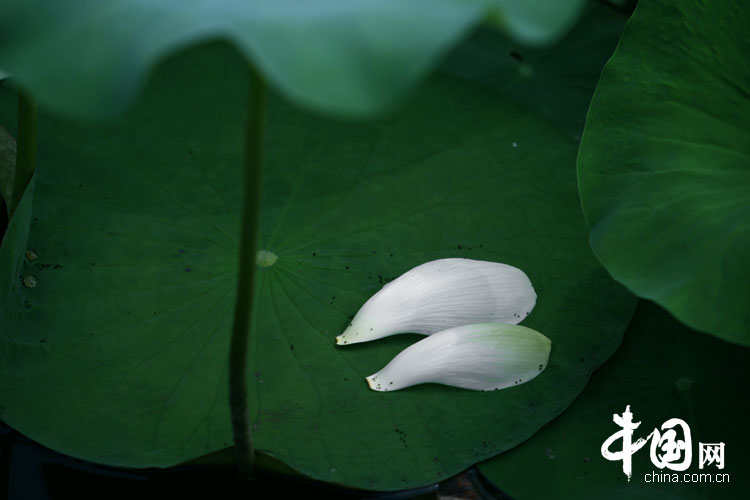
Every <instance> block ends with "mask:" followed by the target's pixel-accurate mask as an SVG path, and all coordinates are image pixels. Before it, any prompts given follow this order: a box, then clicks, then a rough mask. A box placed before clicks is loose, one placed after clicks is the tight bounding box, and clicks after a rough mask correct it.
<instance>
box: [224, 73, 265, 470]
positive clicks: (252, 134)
mask: <svg viewBox="0 0 750 500" xmlns="http://www.w3.org/2000/svg"><path fill="white" fill-rule="evenodd" d="M249 86H250V88H249V96H248V97H249V98H248V103H247V124H246V130H245V172H244V178H245V179H244V187H243V189H244V191H243V206H242V217H241V229H240V249H239V272H238V280H237V303H236V305H235V308H234V327H233V329H232V341H231V345H230V351H229V405H230V410H231V413H232V430H233V433H234V448H235V455H236V459H237V469H238V472H239V474H240V476H244V477H250V476H251V475H252V471H253V466H254V464H255V451H254V450H253V440H252V435H251V431H250V412H249V407H248V397H247V354H248V353H247V351H248V341H249V337H250V317H251V313H252V305H253V290H254V279H255V268H256V265H255V252H256V250H257V238H258V221H259V213H260V177H261V169H262V161H263V151H262V149H263V125H264V122H265V97H266V89H265V83H264V82H263V78H262V77H261V75H260V74H259V73H258V72H257V70H256V69H255V68H254V67H252V66H250V82H249Z"/></svg>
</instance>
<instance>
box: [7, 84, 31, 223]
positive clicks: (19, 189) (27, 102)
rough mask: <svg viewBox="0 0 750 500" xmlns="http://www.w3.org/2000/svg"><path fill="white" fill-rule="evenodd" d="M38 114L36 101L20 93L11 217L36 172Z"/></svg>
mask: <svg viewBox="0 0 750 500" xmlns="http://www.w3.org/2000/svg"><path fill="white" fill-rule="evenodd" d="M36 114H37V106H36V101H34V99H33V98H32V97H31V95H29V94H27V93H26V92H23V91H21V92H19V93H18V138H17V141H16V145H17V146H16V147H17V149H16V172H15V176H14V178H13V191H12V194H11V197H10V198H11V199H10V207H9V208H10V210H9V214H10V216H11V217H12V216H13V212H15V211H16V207H17V206H18V203H19V202H20V201H21V196H23V193H24V191H26V186H28V185H29V182H30V181H31V176H33V175H34V170H36V121H37V120H36Z"/></svg>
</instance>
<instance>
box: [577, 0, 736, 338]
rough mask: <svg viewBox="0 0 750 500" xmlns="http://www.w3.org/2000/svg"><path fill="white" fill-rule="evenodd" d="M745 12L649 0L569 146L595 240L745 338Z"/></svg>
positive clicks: (673, 306)
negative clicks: (575, 152) (575, 153)
mask: <svg viewBox="0 0 750 500" xmlns="http://www.w3.org/2000/svg"><path fill="white" fill-rule="evenodd" d="M748 29H750V11H749V10H748V9H747V8H746V7H745V6H744V5H740V4H737V3H732V2H710V3H702V2H697V1H686V2H679V3H668V2H654V1H649V0H644V1H643V2H641V3H639V6H638V9H637V10H636V12H635V14H634V15H633V17H632V19H631V21H630V22H629V24H628V26H627V28H626V30H625V33H624V34H623V37H622V40H621V42H620V44H619V46H618V47H617V51H616V52H615V54H614V55H613V57H612V59H611V60H610V62H609V63H608V64H607V67H606V69H605V71H604V73H603V75H602V78H601V80H600V82H599V86H598V87H597V90H596V94H595V96H594V99H593V101H592V104H591V109H590V111H589V115H588V117H587V122H586V129H585V133H584V136H583V141H582V143H581V150H580V153H579V157H578V175H579V181H580V191H581V198H582V203H583V208H584V213H585V215H586V218H587V220H588V222H589V224H590V226H591V228H592V230H591V245H592V247H593V249H594V252H595V253H596V255H597V257H598V258H599V259H600V260H601V262H602V263H603V264H604V266H605V267H606V268H607V270H608V271H609V272H610V273H611V274H612V276H613V277H614V278H615V279H617V280H619V281H621V282H622V283H624V284H625V285H626V286H627V287H628V288H630V290H632V291H633V292H634V293H636V294H637V295H640V296H642V297H646V298H649V299H651V300H654V301H655V302H657V303H659V304H660V305H662V306H664V307H665V308H666V309H667V310H668V311H670V312H671V313H672V314H674V315H675V316H676V317H677V318H678V319H679V320H681V321H683V322H684V323H686V324H687V325H688V326H690V327H692V328H695V329H697V330H700V331H704V332H709V333H712V334H714V335H717V336H719V337H721V338H724V339H726V340H731V341H733V342H737V343H741V344H745V345H747V344H750V307H748V304H750V286H748V283H750V265H748V259H747V256H748V251H750V98H749V97H748V89H750V64H748V58H747V54H748V52H750V43H748V37H747V33H748Z"/></svg>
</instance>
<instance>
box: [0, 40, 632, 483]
mask: <svg viewBox="0 0 750 500" xmlns="http://www.w3.org/2000/svg"><path fill="white" fill-rule="evenodd" d="M242 65H243V62H242V59H241V57H239V56H238V55H237V54H235V53H234V52H232V51H229V50H227V49H226V47H221V46H218V47H217V46H204V47H200V48H198V49H196V50H194V51H192V52H190V53H187V54H184V55H181V56H179V57H178V58H175V59H172V60H170V61H168V63H166V64H165V65H164V66H163V67H162V69H160V71H159V72H158V73H157V74H156V75H155V77H154V79H153V80H152V81H151V83H150V85H149V87H148V88H147V90H146V92H144V95H143V96H142V98H141V99H140V100H139V101H138V103H137V104H136V106H135V107H134V108H133V109H132V110H131V111H130V112H129V113H128V114H127V115H125V116H124V117H123V118H122V119H120V120H119V121H118V122H117V123H112V124H109V125H106V126H105V125H97V126H91V125H86V124H82V123H78V122H73V121H67V120H64V119H61V118H56V117H54V116H53V115H50V114H45V113H42V115H41V116H40V120H39V124H40V132H39V138H40V151H39V168H38V170H37V178H36V192H35V198H34V201H33V207H31V209H30V212H28V213H27V212H23V215H18V216H16V217H14V219H13V221H12V227H11V231H10V232H9V233H8V236H6V239H5V241H4V242H3V246H2V248H1V249H0V302H1V303H2V304H3V305H4V307H5V308H6V309H7V311H8V314H7V319H4V321H3V322H2V323H0V370H2V373H1V375H2V376H0V400H1V401H3V406H4V408H2V414H1V415H0V416H1V417H2V418H3V420H5V421H6V422H7V423H8V424H10V425H12V426H14V427H15V428H17V429H18V430H20V431H21V432H23V433H25V434H27V435H29V436H30V437H32V438H34V439H36V440H38V441H40V442H42V443H44V444H46V445H48V446H50V447H52V448H54V449H56V450H60V451H62V452H64V453H68V454H71V455H74V456H77V457H82V458H86V459H90V460H94V461H97V462H103V463H107V464H115V465H128V466H140V467H143V466H170V465H174V464H177V463H180V462H183V461H185V460H188V459H191V458H194V457H197V456H200V455H203V454H206V453H209V452H212V451H215V450H217V449H220V448H223V447H226V446H227V445H228V444H229V442H230V428H229V421H230V420H229V415H228V410H227V391H226V378H227V374H226V365H227V363H226V362H227V349H228V345H229V331H230V327H231V325H230V323H231V310H232V307H233V299H234V290H235V277H236V265H237V263H236V248H237V241H236V234H237V229H238V227H237V211H238V209H239V206H240V196H241V193H240V191H239V186H240V182H239V179H240V165H241V156H242V155H241V151H242V148H241V138H242V130H243V128H242V127H243V116H244V114H245V113H244V111H243V109H242V107H243V106H244V96H245V95H246V92H245V85H246V82H245V80H244V74H245V73H244V72H243V71H239V70H238V68H241V67H242ZM13 104H14V99H12V98H11V96H9V94H8V92H7V91H6V92H3V93H0V110H2V111H1V113H2V114H0V116H2V117H4V118H3V119H8V121H12V115H13V111H12V110H13ZM509 124H512V126H509ZM513 142H517V144H518V145H519V146H518V147H513ZM266 146H267V147H266V151H267V156H266V164H265V168H264V176H265V177H264V185H263V210H262V225H261V249H262V250H264V251H266V252H271V253H273V254H274V255H275V256H276V257H277V258H276V260H275V261H274V260H273V259H272V258H270V255H269V254H268V253H266V254H262V256H261V258H260V259H259V260H258V262H259V263H260V264H262V265H261V267H259V269H258V280H257V290H256V297H257V302H256V305H255V309H254V310H255V316H254V323H253V334H252V338H251V349H252V353H251V364H252V368H251V370H250V375H249V376H250V387H251V395H250V396H251V400H250V405H251V408H252V417H253V422H254V427H253V430H254V433H255V439H256V447H257V448H258V449H259V450H263V451H266V452H268V453H269V454H271V455H273V456H275V457H277V458H279V459H280V460H282V461H283V462H285V463H287V464H289V465H290V466H292V467H294V468H295V469H297V470H299V471H301V472H303V473H305V474H308V475H310V476H313V477H315V478H318V479H323V480H326V481H332V482H338V483H344V484H347V485H351V486H357V487H364V488H374V489H398V488H403V487H409V486H415V485H421V484H426V483H429V482H431V481H434V480H438V479H442V478H445V477H447V476H449V475H451V474H454V473H456V472H458V471H460V470H462V469H464V468H465V467H466V466H468V465H469V464H471V463H474V462H476V461H479V460H483V459H486V458H488V457H491V456H493V455H495V454H496V453H498V452H501V451H503V450H506V449H508V448H510V447H512V446H515V445H516V444H518V443H519V442H521V441H523V440H525V439H527V438H528V437H529V436H530V435H531V434H532V433H534V432H535V431H536V430H537V429H538V428H539V427H540V426H542V425H544V424H545V423H546V422H547V421H549V420H550V419H552V418H553V417H555V416H556V415H558V414H559V413H560V412H561V411H562V410H563V409H564V408H565V407H566V406H567V405H568V404H570V402H571V401H572V400H573V398H574V397H575V396H576V395H577V394H578V393H579V392H580V390H581V389H582V388H583V386H584V384H585V383H586V381H587V380H588V377H589V375H590V373H591V372H592V371H593V370H594V368H595V367H597V366H598V365H599V364H600V363H602V362H603V361H604V360H605V359H606V358H607V357H608V356H609V355H610V354H611V353H612V352H613V351H614V350H615V349H616V347H617V345H618V344H619V342H620V338H621V334H622V332H623V331H624V329H625V327H626V325H627V322H628V320H629V317H630V315H631V313H632V310H633V307H634V303H635V300H634V298H633V297H632V295H630V294H629V293H627V291H626V290H625V289H624V288H623V287H621V286H620V285H619V284H617V283H616V282H614V281H613V280H611V279H610V278H609V277H608V276H607V274H606V272H605V271H604V269H602V268H601V267H600V266H599V264H598V263H597V262H596V259H595V258H594V257H593V255H592V254H591V252H590V249H589V247H588V244H587V241H586V236H587V233H588V228H587V227H586V224H585V221H584V219H583V216H582V214H581V212H580V206H579V202H578V196H577V190H576V178H575V168H574V162H575V150H576V146H575V143H574V142H573V141H572V140H570V139H569V138H567V137H565V135H564V134H562V133H560V132H558V131H557V130H556V129H554V128H553V127H552V126H550V125H549V124H547V123H546V121H545V120H544V119H542V118H540V117H538V116H537V115H536V114H534V113H533V112H531V111H530V110H528V109H527V108H524V107H521V106H519V105H517V104H515V103H513V102H511V101H509V100H506V99H502V98H498V96H496V95H494V94H492V93H489V92H486V91H483V90H482V89H481V88H479V87H477V86H475V85H471V84H467V83H465V82H461V81H457V80H454V79H450V78H437V79H434V80H432V81H431V82H430V83H429V84H428V85H426V86H425V87H424V88H422V89H421V90H420V91H419V92H418V93H417V94H416V95H415V96H414V98H413V99H411V100H410V101H409V102H408V103H407V105H406V106H405V107H404V108H403V109H402V110H400V111H399V112H398V113H396V114H394V115H393V116H391V117H388V118H383V119H381V120H378V121H375V122H372V123H368V124H351V123H341V122H336V121H326V120H322V119H320V118H318V117H314V116H310V115H307V114H303V113H301V112H299V111H297V110H295V108H293V107H291V106H289V105H288V104H286V103H284V102H283V101H281V100H279V99H274V100H272V102H271V103H270V110H269V117H268V136H267V145H266ZM21 213H22V212H19V214H21ZM29 222H30V233H29V235H28V242H27V240H26V239H25V233H24V231H25V230H26V229H25V228H27V227H28V224H29ZM26 248H31V249H33V250H34V251H35V252H36V254H37V255H38V256H39V258H38V260H37V261H34V262H31V263H30V262H24V260H23V252H24V251H25V249H26ZM445 257H469V258H473V259H482V260H492V261H497V262H503V263H507V264H510V265H514V266H516V267H519V268H521V269H523V270H524V271H525V272H526V273H527V275H528V276H529V277H530V279H531V281H532V283H533V284H534V287H535V289H536V292H537V294H538V300H537V305H536V307H535V309H534V311H533V312H532V314H531V315H530V316H529V317H528V319H527V320H526V321H524V325H525V326H528V327H530V328H534V329H536V330H538V331H540V332H542V333H543V334H544V335H546V336H547V337H549V338H550V339H551V340H552V353H551V357H550V361H549V363H550V364H549V366H548V367H547V369H546V370H545V371H544V373H543V374H541V375H540V376H538V377H537V378H535V379H534V380H532V381H530V382H529V383H527V384H523V385H520V386H518V387H514V388H509V389H506V390H503V391H497V392H475V391H467V390H461V389H456V388H451V387H444V386H438V385H432V384H430V385H422V386H418V387H412V388H408V389H404V390H402V391H398V392H392V393H376V392H373V391H370V390H369V389H368V388H367V384H366V383H365V380H364V377H365V376H367V375H370V374H371V373H374V372H375V371H377V370H379V369H380V368H382V367H383V366H385V365H386V364H387V363H388V362H389V361H390V360H391V359H392V358H393V357H394V356H395V355H396V354H397V353H398V352H400V351H401V350H402V349H403V348H405V347H406V346H408V345H410V344H412V343H413V342H414V341H416V340H417V339H418V338H419V337H417V336H415V335H397V336H394V337H390V338H388V339H382V340H379V341H377V342H369V343H365V344H359V345H353V346H347V347H345V348H341V347H336V346H335V345H334V337H335V336H336V335H337V334H339V333H340V332H341V331H342V330H343V329H344V327H345V326H346V325H347V324H348V322H349V318H351V317H352V316H353V315H354V313H355V312H356V311H357V310H358V308H359V307H360V306H361V305H362V304H363V303H364V302H365V301H366V300H367V299H368V298H369V297H370V296H371V295H372V294H374V293H375V292H376V291H377V290H378V289H379V288H380V287H381V286H382V285H383V284H384V283H385V282H387V281H388V280H390V279H392V278H395V277H396V276H398V275H400V274H401V273H403V272H405V271H407V270H408V269H410V268H412V267H414V266H416V265H419V264H421V263H423V262H426V261H429V260H433V259H437V258H445ZM269 264H270V265H269ZM25 275H34V276H36V277H37V279H38V283H39V284H38V286H36V287H35V288H33V289H27V288H24V287H23V286H22V278H23V276H25Z"/></svg>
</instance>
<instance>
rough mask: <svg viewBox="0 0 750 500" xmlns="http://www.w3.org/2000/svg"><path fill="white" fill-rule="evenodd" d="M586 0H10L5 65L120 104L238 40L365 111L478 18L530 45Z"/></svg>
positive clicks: (281, 80)
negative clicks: (214, 47)
mask: <svg viewBox="0 0 750 500" xmlns="http://www.w3.org/2000/svg"><path fill="white" fill-rule="evenodd" d="M582 5H583V0H573V1H570V0H535V1H533V2H530V3H528V4H527V3H526V2H524V3H523V4H521V3H520V2H513V1H510V0H409V1H403V0H316V1H310V0H273V1H270V0H256V1H244V0H199V1H191V2H184V1H182V0H160V1H158V2H154V1H150V0H110V1H107V2H101V1H99V0H71V1H67V2H65V3H60V2H58V1H57V0H39V1H36V2H28V1H27V0H6V1H4V2H3V3H2V4H0V33H2V38H1V39H0V40H2V43H0V68H3V70H5V71H8V72H9V73H11V74H13V75H14V77H15V78H17V79H18V81H20V82H21V83H22V84H23V85H25V86H28V88H29V90H30V91H31V92H32V93H33V94H35V96H36V97H37V98H38V100H39V101H40V103H41V104H43V105H47V106H49V107H51V108H54V109H56V110H59V111H62V112H65V113H68V114H70V115H74V116H86V117H92V116H102V115H107V114H109V113H112V112H114V111H118V110H121V109H123V108H124V107H125V106H126V105H127V104H128V103H129V102H130V100H131V99H132V97H133V95H134V93H135V92H136V90H137V88H138V87H139V86H140V84H141V82H142V81H144V79H145V76H146V75H147V73H148V70H149V68H151V67H153V66H154V65H155V64H156V63H157V62H158V61H159V60H161V59H163V58H164V57H165V56H166V55H168V54H170V53H172V52H174V51H176V50H178V49H180V48H184V47H185V46H189V45H194V44H196V43H198V42H200V41H203V40H206V39H222V40H229V41H231V42H233V43H234V44H235V45H236V47H237V48H238V49H239V50H240V51H241V52H243V53H244V54H245V56H246V57H247V58H248V59H250V60H252V61H253V62H254V63H255V65H256V66H257V67H258V68H259V69H260V71H261V72H262V73H263V74H264V75H265V77H266V79H267V80H268V81H270V82H271V83H272V84H273V85H274V87H275V88H276V89H277V90H279V91H280V92H282V93H283V94H285V95H286V96H287V97H288V98H290V99H292V100H294V101H295V102H297V103H298V104H301V105H303V106H305V107H309V108H312V109H315V110H322V111H326V112H330V113H335V114H342V115H362V114H365V115H369V114H371V113H374V112H379V111H381V110H382V109H383V107H384V106H389V105H391V104H392V103H393V101H394V100H395V99H396V98H398V97H399V96H401V95H402V94H403V93H404V92H405V91H406V90H407V89H409V88H411V87H413V86H414V85H415V84H416V83H417V82H418V81H419V80H420V79H421V78H423V77H424V76H425V75H426V74H427V73H428V71H429V69H430V68H431V67H432V66H434V64H435V62H436V61H437V60H438V58H439V57H440V56H441V55H442V54H443V53H444V52H445V51H446V50H447V49H448V48H449V47H451V46H452V45H454V44H455V43H456V42H457V41H458V40H459V39H460V38H461V37H462V36H464V35H465V33H466V32H467V31H468V30H470V29H471V28H473V27H474V26H475V25H477V24H478V23H479V22H480V21H481V20H482V19H483V17H485V16H490V17H492V18H493V19H496V20H497V21H498V23H499V24H500V25H501V26H502V27H504V28H505V29H507V30H508V31H509V32H510V33H511V34H512V35H514V36H515V37H516V39H519V40H521V41H525V42H531V43H542V42H549V41H552V40H554V39H555V38H557V37H559V35H560V34H561V33H562V32H564V31H565V30H567V29H568V28H569V26H570V25H571V24H572V23H573V22H574V21H575V19H576V18H577V15H578V13H579V11H580V8H581V6H582Z"/></svg>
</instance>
